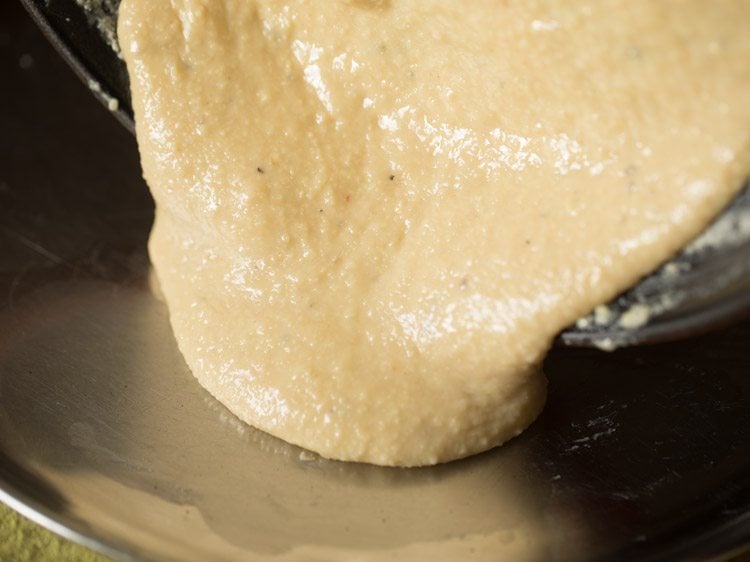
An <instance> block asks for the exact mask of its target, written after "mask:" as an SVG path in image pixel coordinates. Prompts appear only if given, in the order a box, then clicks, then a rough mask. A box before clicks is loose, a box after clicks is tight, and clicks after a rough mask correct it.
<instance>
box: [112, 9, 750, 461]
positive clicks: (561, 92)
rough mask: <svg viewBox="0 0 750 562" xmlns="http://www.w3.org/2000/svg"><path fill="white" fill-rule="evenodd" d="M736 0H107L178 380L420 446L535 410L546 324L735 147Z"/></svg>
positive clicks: (232, 405) (265, 425)
mask: <svg viewBox="0 0 750 562" xmlns="http://www.w3.org/2000/svg"><path fill="white" fill-rule="evenodd" d="M748 9H750V3H749V2H748V1H747V0H718V1H716V2H705V1H704V0H665V1H662V2H653V1H651V0H635V1H633V0H630V1H627V2H626V1H624V0H600V1H596V2H594V1H584V2H568V1H565V0H556V1H543V2H542V1H514V0H509V1H504V2H501V1H498V0H476V1H473V2H470V3H466V2H448V1H445V0H442V1H440V0H370V1H367V0H321V1H316V2H310V1H303V0H287V1H277V0H172V1H171V2H167V1H165V0H124V1H123V3H122V5H121V8H120V24H119V25H120V27H119V36H120V44H121V47H122V51H123V54H124V56H125V59H126V61H127V63H128V68H129V72H130V75H131V82H132V89H133V99H134V107H135V112H136V122H137V133H138V141H139V144H140V150H141V155H142V162H143V168H144V173H145V176H146V179H147V180H148V182H149V185H150V186H151V189H152V191H153V194H154V198H155V199H156V203H157V219H156V224H155V226H154V230H153V234H152V238H151V243H150V251H151V256H152V261H153V263H154V267H155V269H156V272H157V274H158V276H159V279H160V282H161V286H162V289H163V292H164V295H165V298H166V300H167V303H168V305H169V308H170V313H171V319H172V324H173V328H174V331H175V335H176V337H177V340H178V342H179V345H180V349H181V350H182V352H183V354H184V355H185V358H186V360H187V362H188V364H189V365H190V367H191V368H192V370H193V372H194V374H195V376H196V377H197V378H198V380H199V381H200V383H201V384H202V385H203V386H205V387H206V388H207V389H208V390H209V391H210V392H211V393H212V394H214V395H215V396H216V397H217V398H218V399H219V400H221V401H222V402H223V403H224V404H225V405H226V406H227V407H229V409H230V410H232V411H233V412H234V413H235V414H236V415H237V416H239V417H240V418H242V419H243V420H245V421H247V422H248V423H250V424H252V425H254V426H257V427H259V428H261V429H264V430H266V431H268V432H269V433H272V434H273V435H276V436H278V437H281V438H283V439H285V440H287V441H290V442H292V443H296V444H299V445H301V446H303V447H306V448H309V449H312V450H314V451H316V452H318V453H320V454H321V455H324V456H326V457H331V458H336V459H344V460H356V461H364V462H371V463H376V464H385V465H405V466H412V465H423V464H432V463H436V462H441V461H447V460H451V459H455V458H460V457H463V456H466V455H469V454H472V453H475V452H478V451H482V450H485V449H488V448H490V447H493V446H495V445H498V444H500V443H502V442H504V441H506V440H507V439H509V438H511V437H513V436H514V435H516V434H518V433H519V432H520V431H522V430H523V429H524V428H525V427H526V426H527V425H529V424H530V423H531V422H532V421H533V419H534V418H535V416H536V415H537V414H538V412H539V411H540V409H541V407H542V405H543V402H544V396H545V379H544V376H543V374H542V373H541V369H540V365H541V361H542V359H543V357H544V354H545V352H546V351H547V349H548V347H549V345H550V343H551V341H552V338H553V337H554V335H555V334H556V333H557V332H558V331H559V330H560V329H562V328H564V327H565V326H566V325H568V324H570V323H572V322H573V321H575V320H576V319H577V318H578V317H580V316H581V315H583V314H585V313H587V312H589V311H590V310H591V309H592V308H593V307H594V306H595V305H597V304H599V303H602V302H604V301H606V300H608V299H610V298H611V297H613V296H614V295H616V294H617V293H618V292H620V291H621V290H622V289H624V288H626V287H627V286H629V285H631V284H632V283H633V282H635V281H636V280H637V279H638V278H639V277H640V276H642V275H643V274H645V273H647V272H648V271H649V270H651V269H653V268H654V267H655V266H656V265H658V264H659V262H661V261H662V260H664V259H666V258H667V257H669V256H670V255H671V254H672V253H673V252H674V251H676V250H677V249H678V248H679V247H681V246H683V245H684V244H685V243H686V242H688V241H689V240H690V239H691V238H692V237H694V236H695V235H696V234H697V233H698V232H699V231H700V230H701V228H702V227H703V226H704V225H705V224H706V222H707V221H708V220H710V218H711V217H712V216H714V215H715V214H716V213H717V212H718V211H719V210H720V209H721V208H722V206H723V205H724V204H726V202H727V201H728V200H729V199H730V198H731V196H732V195H733V193H734V192H735V191H736V190H737V189H738V188H739V186H740V184H741V182H742V180H743V179H744V178H745V177H746V175H747V174H748V171H749V170H750V103H749V102H750V64H748V61H749V60H750V19H748V17H747V13H748Z"/></svg>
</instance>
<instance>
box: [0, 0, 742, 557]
mask: <svg viewBox="0 0 750 562" xmlns="http://www.w3.org/2000/svg"><path fill="white" fill-rule="evenodd" d="M0 46H1V47H2V49H0V57H1V58H0V72H1V73H2V74H1V75H2V76H3V77H4V79H5V80H7V81H6V82H5V83H4V87H3V88H0V124H2V127H3V132H4V134H3V135H1V136H0V489H1V490H2V491H1V492H0V498H2V499H3V500H5V501H8V502H11V503H12V505H14V506H16V507H18V508H20V509H22V510H24V512H25V513H26V514H28V515H30V516H32V517H33V518H34V519H35V520H37V521H39V522H41V523H42V524H44V525H47V526H49V527H52V528H53V529H54V530H56V531H58V532H62V533H65V534H67V535H68V536H72V537H73V538H75V539H77V540H82V541H85V542H87V544H89V545H93V546H95V547H97V548H99V549H102V550H105V551H107V552H108V553H110V554H112V555H115V556H118V557H121V558H122V559H136V560H140V559H144V560H180V561H182V560H185V561H193V560H194V561H199V560H210V561H221V560H258V559H264V560H265V559H273V560H352V559H356V560H386V559H387V560H394V559H402V560H493V561H502V560H512V561H522V560H529V561H546V560H557V561H574V560H575V561H586V560H613V561H614V560H644V561H647V560H698V559H707V558H711V557H715V556H724V555H728V554H730V553H732V552H734V551H736V549H738V548H740V547H742V546H743V545H746V544H747V542H748V540H749V539H750V439H749V437H750V377H748V373H750V347H748V342H749V341H750V324H748V323H745V324H739V325H735V326H734V327H731V328H729V329H727V330H725V331H723V332H721V333H716V334H713V335H710V336H705V337H702V338H699V339H693V340H691V341H688V342H684V343H676V344H666V345H661V346H655V347H649V348H639V349H635V348H634V349H626V350H622V351H618V352H615V353H612V354H606V353H602V352H598V351H593V350H585V349H558V350H556V351H554V352H553V353H552V354H551V355H550V356H549V358H548V360H547V362H546V365H545V370H546V372H547V374H548V376H549V379H550V396H549V402H548V406H547V409H546V410H545V411H544V413H543V414H542V416H541V417H540V418H539V420H538V421H537V422H536V423H535V424H534V425H533V426H532V427H531V428H530V429H529V430H528V431H527V432H526V433H524V434H523V435H522V436H521V437H520V438H517V439H515V440H514V441H512V442H511V443H509V444H508V445H507V446H505V447H502V448H501V449H497V450H494V451H491V452H488V453H486V454H483V455H479V456H477V457H474V458H471V459H468V460H465V461H460V462H455V463H451V464H448V465H444V466H439V467H435V468H429V469H385V468H377V467H372V466H364V465H354V464H345V463H338V462H330V461H324V460H321V459H319V458H317V457H315V456H313V455H309V454H307V453H305V452H303V451H301V450H300V449H298V448H296V447H292V446H290V445H286V444H284V443H282V442H280V441H278V440H276V439H274V438H272V437H269V436H267V435H265V434H262V433H260V432H258V431H255V430H253V429H251V428H249V427H247V426H245V425H244V424H242V423H240V422H238V421H237V420H236V419H235V418H234V417H233V416H232V415H231V414H230V413H228V412H227V411H226V410H225V409H224V408H223V407H222V406H221V405H219V404H218V403H217V402H216V401H214V400H213V399H212V398H211V397H210V396H209V395H208V394H207V393H206V392H205V391H203V390H202V389H201V388H200V387H199V386H198V384H197V383H196V382H195V381H194V380H193V378H192V376H191V375H190V373H189V371H188V370H187V368H186V367H185V365H184V363H183V361H182V358H181V356H180V354H179V352H178V350H177V349H176V346H175V343H174V340H173V339H172V335H171V331H170V328H169V324H168V318H167V314H166V310H165V308H164V306H163V305H162V304H161V302H160V301H159V300H158V298H157V297H156V296H155V294H154V292H153V291H152V288H151V284H150V280H149V266H148V260H147V257H146V254H145V241H146V238H147V235H148V230H149V227H150V220H151V216H152V209H151V203H150V199H149V197H148V195H147V191H146V188H145V186H144V185H143V182H142V181H141V180H140V177H139V169H138V162H137V154H136V148H135V143H134V141H133V139H132V137H131V136H130V135H129V134H128V133H127V132H126V131H124V130H123V129H122V128H120V127H119V126H118V125H117V124H116V123H115V122H114V121H113V120H112V119H111V118H110V116H109V115H107V113H106V111H104V110H103V109H102V108H101V107H99V106H97V104H95V103H94V102H93V101H92V100H91V99H90V96H89V94H88V92H87V91H86V88H85V87H82V86H81V85H80V84H78V82H77V81H76V80H75V78H74V77H72V76H71V75H70V73H69V71H68V69H67V68H64V67H62V66H61V63H59V61H58V60H57V59H56V57H55V55H54V53H52V52H51V51H50V49H49V48H48V47H47V46H46V45H45V44H44V43H43V42H42V40H41V39H40V38H39V36H38V35H37V32H36V31H35V30H34V29H33V28H32V27H31V24H30V22H29V21H28V20H27V19H25V17H23V16H22V14H21V13H20V12H19V9H18V7H17V6H16V5H15V4H14V3H7V2H6V3H2V4H0Z"/></svg>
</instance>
